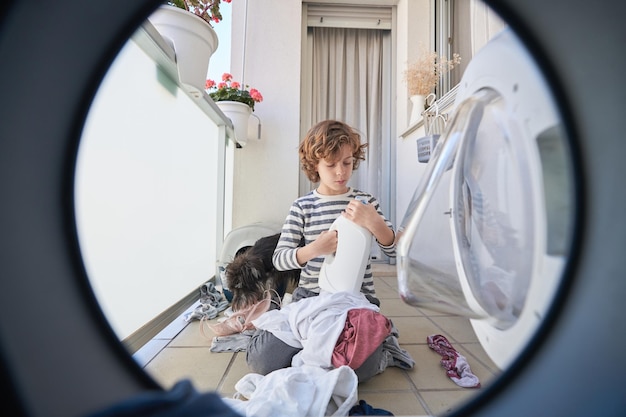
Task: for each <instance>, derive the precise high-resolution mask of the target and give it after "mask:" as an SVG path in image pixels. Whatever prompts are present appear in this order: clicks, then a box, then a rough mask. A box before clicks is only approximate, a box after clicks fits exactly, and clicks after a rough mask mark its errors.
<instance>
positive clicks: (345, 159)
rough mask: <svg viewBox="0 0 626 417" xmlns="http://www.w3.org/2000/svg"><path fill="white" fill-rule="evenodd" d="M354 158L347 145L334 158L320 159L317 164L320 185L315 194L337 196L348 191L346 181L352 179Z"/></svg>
mask: <svg viewBox="0 0 626 417" xmlns="http://www.w3.org/2000/svg"><path fill="white" fill-rule="evenodd" d="M353 164H354V158H353V157H352V150H351V149H350V146H349V145H343V146H342V147H341V148H340V149H339V152H338V153H337V154H336V155H335V157H334V158H332V157H329V158H326V159H322V160H320V161H319V162H318V163H317V173H318V174H319V176H320V185H319V187H318V188H317V192H318V193H320V194H324V195H338V194H343V193H345V192H347V191H348V181H350V177H352V167H353Z"/></svg>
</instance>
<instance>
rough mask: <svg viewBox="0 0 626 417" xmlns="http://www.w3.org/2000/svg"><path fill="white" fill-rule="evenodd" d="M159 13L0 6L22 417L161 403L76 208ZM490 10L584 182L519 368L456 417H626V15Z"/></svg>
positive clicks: (520, 4)
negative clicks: (86, 168)
mask: <svg viewBox="0 0 626 417" xmlns="http://www.w3.org/2000/svg"><path fill="white" fill-rule="evenodd" d="M160 3H161V1H157V0H137V1H132V2H124V3H119V2H116V3H114V2H85V1H80V0H58V1H55V2H28V1H25V0H17V1H13V2H5V3H3V5H2V6H0V57H2V58H1V59H2V61H1V64H0V196H1V204H0V232H1V233H0V244H1V246H0V254H1V261H0V277H1V281H0V285H1V289H0V342H1V345H0V368H1V371H2V382H3V386H4V387H5V388H6V389H8V395H7V397H6V398H7V399H8V403H7V406H8V407H11V408H14V409H15V410H16V412H15V413H14V415H28V416H47V415H63V416H80V415H85V414H86V413H89V412H93V411H95V410H98V409H103V408H106V407H108V406H110V405H111V404H114V403H116V402H118V401H121V400H123V399H126V398H129V397H132V396H133V395H138V394H140V393H144V392H146V391H159V390H161V389H162V388H161V387H160V386H159V385H158V384H157V383H156V382H155V381H154V380H152V379H151V378H150V377H149V376H147V375H146V374H145V373H144V372H143V370H141V369H140V367H139V366H138V365H137V364H136V363H135V362H134V360H133V359H132V358H131V357H130V355H129V354H128V352H127V351H126V350H125V349H124V347H123V346H122V345H121V344H120V343H119V341H118V340H117V337H116V336H115V334H114V333H113V331H112V330H111V328H110V326H109V324H108V322H107V321H106V318H105V317H104V316H103V314H102V311H101V310H100V308H99V306H98V304H97V301H96V300H95V297H94V295H93V293H92V291H91V288H90V286H89V283H88V280H87V275H86V272H85V268H84V265H83V263H82V259H81V254H80V250H79V245H78V239H77V233H76V225H75V220H74V205H73V201H74V200H73V184H74V181H73V180H74V165H75V160H76V153H77V149H78V144H79V140H80V136H81V132H82V128H83V124H84V122H85V119H86V116H87V113H88V110H89V106H90V103H91V101H92V99H93V98H94V96H95V93H96V91H97V89H98V86H99V84H100V82H101V80H102V78H103V77H104V74H105V73H106V71H107V70H108V68H109V66H110V64H111V63H112V61H113V60H114V58H115V56H116V55H117V53H118V51H119V50H120V49H121V47H122V46H123V44H124V43H125V42H126V40H127V39H128V38H129V37H130V35H131V34H132V33H133V31H134V30H135V29H136V28H137V27H138V25H139V24H140V23H141V22H142V21H143V20H144V19H145V18H146V17H147V16H148V15H149V14H150V12H151V11H152V10H153V9H154V8H156V7H157V6H158V5H159V4H160ZM487 3H488V4H489V6H491V7H492V8H493V9H494V10H495V11H496V12H498V13H499V14H500V15H501V16H502V17H503V18H504V19H505V20H506V21H507V23H508V24H509V25H510V26H511V27H512V28H513V30H514V31H515V32H516V33H517V34H518V36H519V37H520V38H521V39H522V41H523V42H524V43H525V45H526V46H527V47H528V49H529V50H530V52H531V54H532V55H533V56H534V57H535V59H536V60H537V63H538V65H539V66H540V67H541V69H542V70H543V72H544V74H545V75H546V77H547V78H548V80H549V81H550V83H551V85H552V86H553V93H554V95H555V97H556V99H557V102H558V103H559V104H560V109H561V111H562V115H563V120H564V122H565V127H566V130H567V133H568V136H569V138H570V139H571V143H570V144H571V150H572V158H573V162H574V165H575V167H576V170H575V182H576V196H577V207H576V230H575V233H574V238H573V242H572V248H571V256H570V261H569V263H568V265H567V269H566V271H565V274H564V279H563V285H562V286H561V288H560V290H559V293H558V294H557V298H556V300H555V303H554V305H553V307H552V308H551V310H550V313H549V316H548V318H547V320H546V321H545V323H544V324H543V325H542V327H541V329H540V330H539V332H538V333H537V334H536V336H535V337H534V338H533V340H532V341H531V342H530V343H529V345H528V347H527V348H526V349H525V351H524V352H523V354H522V355H521V356H520V357H519V358H518V359H517V360H516V361H515V363H514V364H513V366H512V367H511V368H510V369H507V370H506V371H505V372H504V373H503V375H502V376H501V377H499V378H498V379H497V381H495V383H494V384H492V385H491V386H489V387H487V388H485V389H484V390H483V392H482V393H481V394H480V395H478V396H476V397H475V398H474V399H472V400H471V401H470V402H468V403H467V404H465V405H464V406H463V407H462V408H461V409H460V410H459V411H458V412H456V413H455V415H464V416H477V415H480V416H501V415H507V416H520V417H521V416H524V417H527V416H529V415H545V414H546V413H548V414H550V415H553V416H566V415H567V416H587V415H603V416H612V415H616V416H617V415H620V414H621V413H622V412H623V410H624V408H625V407H626V399H625V398H626V397H625V396H624V395H621V394H622V393H623V391H624V388H623V386H624V385H623V381H622V380H621V379H622V375H623V374H624V371H626V365H624V363H623V361H620V360H619V358H621V355H622V352H623V347H624V346H626V329H625V326H624V320H623V318H622V314H621V308H622V305H623V299H624V298H625V297H626V280H624V279H623V277H622V276H621V273H622V271H624V270H625V269H626V268H625V267H626V265H625V258H626V257H624V256H623V255H622V254H621V251H622V249H623V248H625V247H626V222H623V221H621V215H622V214H623V210H624V209H623V207H625V206H626V191H625V189H624V188H625V187H623V186H621V184H620V180H621V178H624V177H625V175H624V174H626V172H625V171H626V164H625V163H624V161H623V156H624V155H626V141H624V140H623V138H622V135H623V132H625V131H626V117H624V116H623V110H622V109H623V103H624V102H626V89H624V88H623V86H622V83H621V80H622V77H623V75H622V70H621V69H622V68H624V67H625V65H624V63H625V62H624V61H625V57H624V56H623V55H621V54H620V53H619V51H620V50H621V48H622V46H623V45H624V43H626V30H625V26H626V25H624V24H623V19H622V16H624V15H625V14H624V13H623V12H624V8H625V6H624V4H623V3H617V2H613V1H611V0H599V1H596V2H589V1H585V0H573V1H568V0H491V1H487ZM581 28H585V30H583V29H581ZM589 28H591V29H590V30H589ZM607 358H609V359H607ZM417 372H419V369H418V370H417ZM7 387H8V388H7Z"/></svg>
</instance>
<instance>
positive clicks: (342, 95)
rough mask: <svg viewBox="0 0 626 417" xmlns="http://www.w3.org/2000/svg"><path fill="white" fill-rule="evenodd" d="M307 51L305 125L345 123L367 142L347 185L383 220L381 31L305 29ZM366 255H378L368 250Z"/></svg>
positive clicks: (385, 58) (386, 127)
mask: <svg viewBox="0 0 626 417" xmlns="http://www.w3.org/2000/svg"><path fill="white" fill-rule="evenodd" d="M309 30H310V36H311V37H312V40H311V49H312V62H311V65H312V69H311V74H312V80H311V81H312V85H311V87H312V88H311V117H310V120H311V125H314V124H315V123H317V122H319V121H322V120H325V119H336V120H340V121H343V122H345V123H348V124H349V125H351V126H352V127H353V128H355V129H356V130H357V131H358V132H359V133H360V134H361V140H362V142H367V143H368V148H367V154H366V160H365V161H362V162H361V165H359V168H358V169H357V170H356V171H355V172H354V173H353V175H352V180H351V181H350V185H351V186H352V187H354V188H357V189H360V190H363V191H367V192H369V193H371V194H372V195H374V196H375V197H376V198H378V200H379V201H380V203H381V208H382V210H383V212H384V213H385V215H386V216H387V217H388V218H389V216H390V215H391V202H390V201H389V200H390V195H391V190H390V188H391V186H390V162H389V155H390V146H391V126H390V123H391V122H390V120H391V112H390V108H391V106H390V99H389V95H390V81H389V80H390V64H389V63H390V52H389V51H390V45H391V41H390V39H391V36H390V32H389V31H387V30H375V29H351V28H329V27H313V28H309ZM372 256H373V257H375V258H377V259H382V258H383V257H384V256H383V254H382V252H381V251H380V248H379V247H378V245H372Z"/></svg>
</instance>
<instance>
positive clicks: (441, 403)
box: [420, 388, 481, 416]
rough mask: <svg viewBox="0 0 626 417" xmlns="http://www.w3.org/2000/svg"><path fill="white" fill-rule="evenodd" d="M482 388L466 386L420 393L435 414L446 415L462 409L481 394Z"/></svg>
mask: <svg viewBox="0 0 626 417" xmlns="http://www.w3.org/2000/svg"><path fill="white" fill-rule="evenodd" d="M480 392H481V390H480V389H475V388H464V389H462V390H455V391H431V392H429V391H422V392H420V395H421V396H422V398H423V399H424V401H425V402H426V405H427V406H428V408H429V409H430V411H431V413H432V414H433V415H438V416H439V415H444V414H449V413H451V412H454V411H458V410H459V409H461V408H462V407H463V406H464V405H465V404H466V403H467V402H468V401H470V400H471V399H473V398H475V397H476V396H478V395H480Z"/></svg>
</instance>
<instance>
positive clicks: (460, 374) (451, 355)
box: [426, 334, 480, 388]
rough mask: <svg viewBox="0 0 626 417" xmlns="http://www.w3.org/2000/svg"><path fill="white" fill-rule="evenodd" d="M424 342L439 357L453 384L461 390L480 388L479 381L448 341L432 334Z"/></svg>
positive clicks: (463, 358) (463, 357) (465, 360)
mask: <svg viewBox="0 0 626 417" xmlns="http://www.w3.org/2000/svg"><path fill="white" fill-rule="evenodd" d="M426 341H427V342H428V347H429V348H431V349H432V350H434V351H435V352H437V353H438V354H440V355H441V366H443V367H444V368H445V369H446V374H447V375H448V376H449V377H450V379H451V380H452V381H453V382H454V383H455V384H457V385H458V386H460V387H463V388H480V381H479V380H478V377H477V376H476V375H474V374H473V373H472V370H471V369H470V366H469V364H468V363H467V359H465V356H463V355H461V354H460V353H459V352H457V351H456V349H454V348H453V347H452V345H451V344H450V342H449V341H448V339H446V338H445V337H444V336H442V335H440V334H433V335H430V336H428V337H427V338H426Z"/></svg>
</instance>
